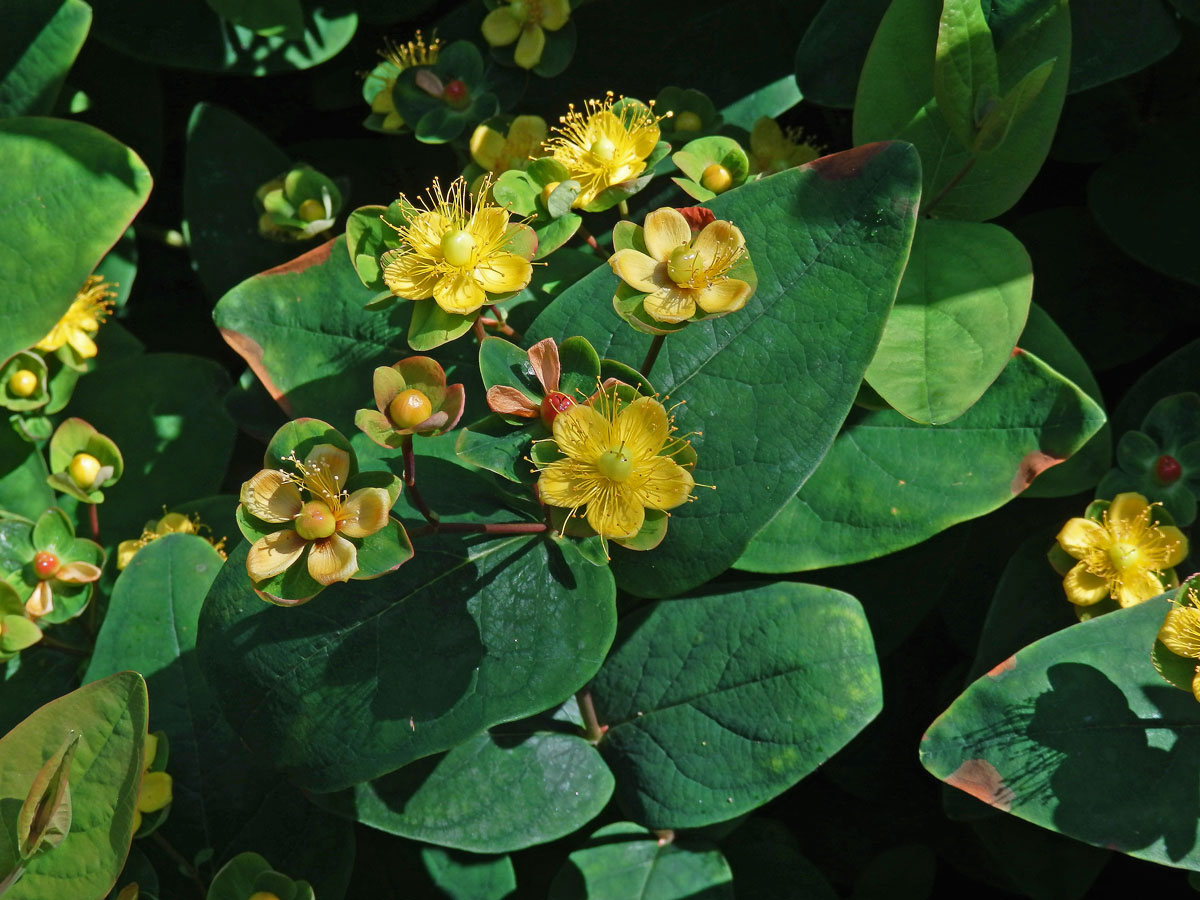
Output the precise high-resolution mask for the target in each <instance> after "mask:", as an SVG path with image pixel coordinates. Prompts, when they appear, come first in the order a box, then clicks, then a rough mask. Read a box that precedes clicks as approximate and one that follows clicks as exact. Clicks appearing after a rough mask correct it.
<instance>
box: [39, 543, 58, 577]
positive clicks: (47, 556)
mask: <svg viewBox="0 0 1200 900" xmlns="http://www.w3.org/2000/svg"><path fill="white" fill-rule="evenodd" d="M59 568H61V566H60V565H59V562H58V557H57V556H55V555H54V554H53V553H51V552H50V551H49V550H39V551H38V552H37V553H35V554H34V555H33V571H34V574H35V575H37V577H38V578H40V579H41V580H42V581H46V580H47V579H49V578H53V577H54V576H55V575H57V574H58V570H59Z"/></svg>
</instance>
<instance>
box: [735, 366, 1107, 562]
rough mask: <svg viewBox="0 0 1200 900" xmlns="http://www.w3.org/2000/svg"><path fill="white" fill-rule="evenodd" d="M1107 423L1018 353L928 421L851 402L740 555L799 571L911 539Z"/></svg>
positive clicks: (1068, 385) (998, 495)
mask: <svg viewBox="0 0 1200 900" xmlns="http://www.w3.org/2000/svg"><path fill="white" fill-rule="evenodd" d="M1103 424H1104V412H1103V410H1102V409H1101V408H1100V407H1099V406H1097V405H1096V403H1095V401H1093V400H1092V399H1091V398H1090V397H1088V396H1087V394H1085V393H1084V392H1083V391H1082V390H1080V389H1079V388H1078V387H1077V386H1076V385H1075V384H1073V383H1072V382H1070V381H1067V380H1066V379H1064V378H1063V377H1062V376H1061V375H1059V374H1058V373H1057V372H1055V371H1054V370H1053V369H1051V368H1050V367H1049V366H1047V365H1046V364H1045V363H1043V362H1042V361H1041V360H1040V359H1038V358H1037V357H1035V356H1033V354H1031V353H1019V354H1017V355H1016V356H1014V357H1013V358H1012V359H1011V360H1010V361H1009V364H1008V366H1006V367H1005V369H1004V371H1003V372H1002V373H1001V374H1000V377H999V378H998V379H996V383H995V384H994V385H992V387H991V388H990V389H989V390H988V392H987V393H985V394H984V395H983V398H982V399H981V400H980V401H979V402H978V403H976V404H975V406H973V407H972V408H971V409H970V410H968V411H967V413H966V414H965V415H963V416H961V417H959V418H958V419H956V420H955V421H954V422H953V423H951V424H949V425H943V426H940V427H937V428H929V427H927V426H922V425H918V424H915V423H913V422H911V421H909V420H908V419H905V418H903V417H902V416H900V415H899V414H897V413H895V412H891V411H878V412H871V411H867V410H855V411H854V412H853V413H851V416H850V418H849V419H848V420H847V426H846V428H845V430H844V431H843V432H842V434H841V435H839V437H838V439H837V441H836V442H835V443H834V445H833V449H832V450H830V451H829V453H828V455H826V457H825V458H824V460H822V461H821V465H820V467H819V468H818V469H817V471H816V472H815V473H814V474H813V476H812V477H811V478H810V479H809V480H808V482H807V483H806V484H805V485H804V487H803V488H801V490H800V493H799V494H797V495H796V497H795V498H794V499H793V500H792V501H791V503H789V504H788V505H787V506H786V507H784V509H783V511H782V512H780V514H779V515H778V516H776V517H775V519H774V520H772V521H771V523H770V524H769V525H768V526H767V527H766V528H764V529H763V530H762V531H761V532H759V534H758V535H757V536H756V537H755V538H754V540H753V541H752V542H751V544H750V547H749V548H748V549H747V551H746V552H745V553H744V554H743V556H742V558H741V559H739V560H738V563H737V565H738V567H739V568H744V569H748V570H750V571H755V572H798V571H804V570H807V569H819V568H823V567H825V566H833V565H844V564H846V563H851V562H857V561H859V560H863V559H871V558H874V557H876V556H882V555H883V554H884V553H889V552H891V551H893V550H899V549H901V548H902V547H910V546H912V545H913V544H916V543H918V542H920V541H923V540H925V539H926V538H928V537H930V536H931V535H934V534H936V533H937V532H939V531H941V530H942V529H944V528H948V527H949V526H951V525H953V524H955V523H956V522H962V521H965V520H966V519H971V518H974V517H976V516H980V515H983V514H984V513H987V512H990V511H991V510H993V509H996V508H998V507H1000V506H1002V505H1004V504H1005V503H1007V502H1008V501H1009V500H1011V499H1012V498H1013V497H1014V496H1016V495H1017V494H1019V493H1020V492H1021V491H1022V490H1024V489H1025V488H1026V487H1027V486H1028V485H1029V483H1030V482H1031V481H1032V480H1033V478H1034V477H1035V476H1036V475H1037V474H1038V473H1039V472H1041V471H1042V470H1044V469H1045V468H1046V467H1048V466H1051V465H1054V464H1055V463H1056V462H1058V461H1061V460H1062V459H1066V458H1067V457H1069V456H1071V454H1072V453H1074V452H1076V451H1077V450H1078V449H1079V448H1080V447H1082V446H1083V445H1084V444H1085V443H1086V441H1087V440H1088V438H1089V437H1091V436H1092V435H1093V434H1095V433H1096V432H1097V431H1098V430H1099V429H1100V427H1101V426H1102V425H1103Z"/></svg>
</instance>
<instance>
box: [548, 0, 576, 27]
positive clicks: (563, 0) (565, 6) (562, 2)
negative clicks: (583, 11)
mask: <svg viewBox="0 0 1200 900" xmlns="http://www.w3.org/2000/svg"><path fill="white" fill-rule="evenodd" d="M570 17H571V4H570V2H569V0H542V27H543V28H545V29H546V30H547V31H558V29H560V28H562V27H563V26H564V25H566V24H567V19H569V18H570Z"/></svg>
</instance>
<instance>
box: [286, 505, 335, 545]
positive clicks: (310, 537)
mask: <svg viewBox="0 0 1200 900" xmlns="http://www.w3.org/2000/svg"><path fill="white" fill-rule="evenodd" d="M336 530H337V519H335V518H334V515H333V511H332V510H330V508H329V504H327V503H323V502H322V501H320V500H309V501H308V502H307V503H305V504H304V505H303V506H302V507H300V514H299V515H298V516H296V534H298V535H300V537H302V538H304V539H305V540H306V541H316V540H319V539H321V538H327V537H329V536H330V535H331V534H333V533H334V531H336Z"/></svg>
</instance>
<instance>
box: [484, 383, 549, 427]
mask: <svg viewBox="0 0 1200 900" xmlns="http://www.w3.org/2000/svg"><path fill="white" fill-rule="evenodd" d="M486 399H487V405H488V409H490V410H491V411H492V412H494V413H496V414H498V415H501V416H517V417H519V418H522V419H534V418H537V416H538V414H539V413H540V412H541V410H540V409H539V408H538V405H537V404H536V403H534V402H533V401H532V400H530V399H529V398H528V397H526V396H525V395H524V394H522V393H521V392H520V391H518V390H517V389H516V388H514V387H509V386H508V385H506V384H496V385H492V387H490V388H488V392H487V398H486Z"/></svg>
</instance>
